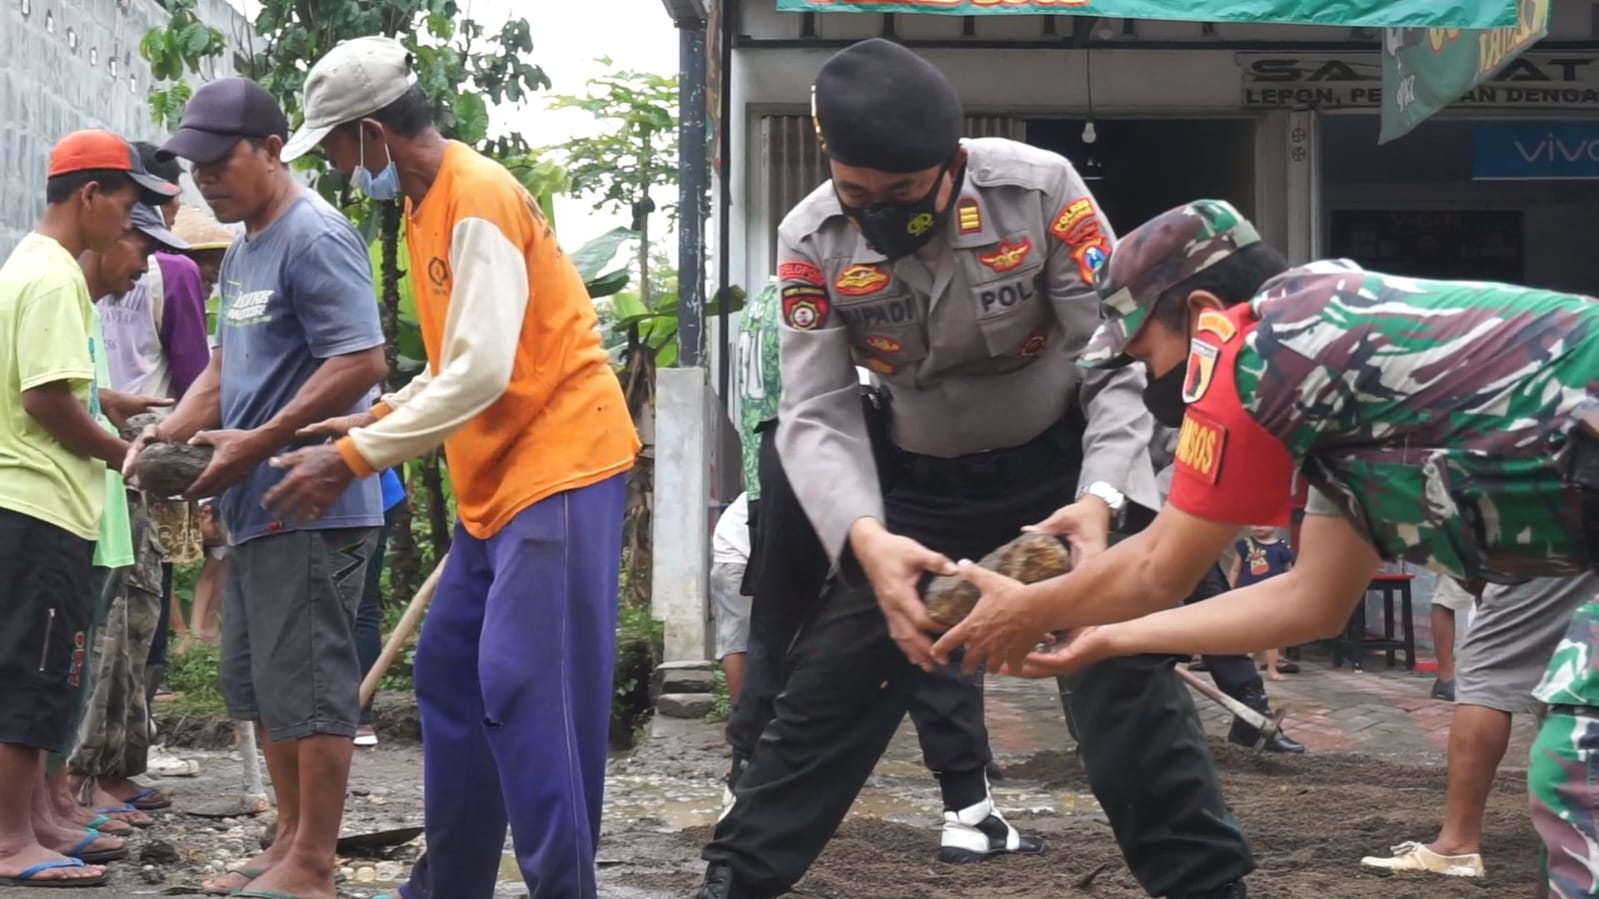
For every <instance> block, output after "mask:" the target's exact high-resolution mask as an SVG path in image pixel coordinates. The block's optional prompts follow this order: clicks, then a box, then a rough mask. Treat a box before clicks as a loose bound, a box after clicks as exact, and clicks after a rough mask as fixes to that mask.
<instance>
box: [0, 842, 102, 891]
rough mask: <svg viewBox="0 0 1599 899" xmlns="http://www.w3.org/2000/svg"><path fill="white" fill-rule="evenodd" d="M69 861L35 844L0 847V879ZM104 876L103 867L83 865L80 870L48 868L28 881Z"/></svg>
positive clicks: (37, 881)
mask: <svg viewBox="0 0 1599 899" xmlns="http://www.w3.org/2000/svg"><path fill="white" fill-rule="evenodd" d="M70 861H72V860H71V859H69V858H67V857H66V856H64V855H62V854H61V853H59V852H51V851H50V850H48V849H46V848H44V847H43V846H40V845H39V844H38V843H37V842H33V843H30V844H27V845H23V846H0V877H17V876H19V875H20V874H22V872H23V871H26V870H28V869H29V868H33V867H36V866H38V865H47V864H50V863H51V862H57V863H64V862H70ZM104 875H105V868H104V867H103V866H101V865H84V866H83V867H81V868H80V867H68V868H48V869H46V870H43V871H40V872H39V873H37V874H35V875H33V876H32V877H31V878H29V879H30V880H31V881H33V882H34V883H40V882H43V881H50V880H95V879H98V878H100V877H102V876H104Z"/></svg>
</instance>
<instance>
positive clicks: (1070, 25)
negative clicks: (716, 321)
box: [710, 0, 1599, 342]
mask: <svg viewBox="0 0 1599 899" xmlns="http://www.w3.org/2000/svg"><path fill="white" fill-rule="evenodd" d="M1596 20H1599V5H1596V4H1592V3H1558V4H1555V5H1554V9H1553V14H1552V19H1551V22H1550V27H1549V36H1548V38H1547V39H1545V40H1544V41H1543V42H1541V43H1540V44H1539V45H1538V46H1537V47H1535V48H1534V50H1533V51H1532V52H1531V53H1529V54H1527V56H1526V57H1524V58H1523V59H1520V60H1518V61H1516V62H1514V63H1513V64H1512V65H1511V66H1510V67H1509V68H1508V69H1507V70H1506V71H1505V72H1504V73H1502V74H1501V76H1500V78H1499V79H1498V80H1496V81H1495V82H1493V83H1491V84H1488V85H1484V86H1482V87H1480V88H1478V89H1477V90H1475V91H1473V92H1472V94H1471V95H1469V96H1468V97H1466V98H1464V99H1463V100H1462V101H1460V102H1459V103H1457V104H1455V105H1454V106H1453V107H1451V108H1450V109H1448V110H1446V111H1445V112H1444V113H1442V114H1440V115H1438V116H1437V117H1435V118H1434V119H1432V120H1429V121H1427V122H1426V123H1424V124H1422V125H1421V126H1420V127H1419V128H1417V129H1416V130H1415V131H1413V132H1412V133H1410V134H1408V135H1406V136H1404V137H1402V138H1400V139H1398V140H1396V141H1393V142H1391V143H1388V144H1384V145H1379V144H1378V142H1377V133H1378V120H1377V119H1378V117H1377V110H1378V101H1379V90H1378V87H1379V84H1380V75H1379V59H1380V56H1379V53H1380V49H1381V48H1380V44H1379V41H1380V33H1378V32H1375V31H1370V30H1362V29H1349V28H1332V27H1314V26H1311V27H1297V26H1269V25H1238V24H1216V25H1205V24H1200V23H1193V22H1157V21H1132V20H1119V19H1093V18H1087V17H1081V16H1042V15H1041V16H1030V15H1007V16H976V17H958V16H941V15H903V14H902V15H880V14H866V13H826V14H802V13H788V12H782V13H780V12H777V11H776V8H775V0H743V2H734V0H725V5H724V6H723V8H722V14H721V25H722V27H724V28H726V29H728V30H729V31H730V32H731V33H732V35H733V50H732V54H731V64H730V66H729V67H728V71H727V72H726V73H725V78H724V80H723V83H722V89H724V90H726V91H727V92H728V93H729V95H730V96H729V98H728V100H729V115H728V116H727V120H726V121H725V122H720V123H719V127H726V128H728V129H729V135H728V137H729V140H730V144H729V149H730V152H729V153H728V154H727V158H726V159H725V160H724V164H725V166H726V168H725V170H724V174H725V181H722V180H719V181H718V184H719V189H720V185H722V184H725V186H726V189H727V190H729V191H730V197H729V199H730V207H729V212H728V215H727V217H726V224H727V226H728V227H729V228H730V235H729V239H728V241H727V242H726V245H727V248H728V257H729V258H728V262H729V268H730V272H729V278H730V280H731V281H732V282H733V283H736V284H744V285H758V284H761V283H763V282H764V281H765V280H766V278H767V277H768V276H769V273H770V272H771V271H772V269H773V266H774V265H775V262H776V260H775V259H774V258H773V254H774V252H775V243H776V228H777V224H778V222H779V221H780V220H781V219H782V217H783V215H784V214H785V213H786V212H787V211H788V209H789V208H791V207H792V206H793V205H794V204H795V203H796V202H798V201H799V200H800V199H801V198H802V197H804V196H805V194H806V193H808V192H809V191H810V190H811V189H812V188H814V187H815V186H816V185H817V184H820V183H821V182H822V181H824V180H825V179H826V177H827V175H826V165H825V161H824V159H823V158H822V157H821V155H820V153H819V152H818V148H817V145H816V138H815V133H814V130H813V128H812V125H811V121H810V117H809V91H810V85H811V82H812V80H813V79H814V76H815V74H816V71H817V69H818V68H819V67H820V66H821V64H822V62H823V61H825V60H826V59H827V58H828V56H830V55H831V54H832V53H833V52H835V51H836V50H837V49H838V48H840V47H842V46H845V45H847V44H848V43H850V42H852V41H855V40H860V39H863V38H867V37H874V36H884V37H889V38H892V39H894V40H898V41H900V42H902V43H905V44H906V45H908V46H911V47H913V48H915V49H917V51H918V52H920V53H922V54H923V55H924V56H925V57H926V58H927V59H929V60H930V61H932V62H933V63H934V64H936V65H938V66H939V67H940V68H941V69H942V70H943V71H944V72H945V73H947V74H948V75H949V76H950V78H951V79H953V80H954V82H955V84H956V86H957V87H958V88H959V89H960V91H961V94H962V97H963V99H964V101H965V103H966V111H967V115H968V123H969V124H968V133H969V134H971V135H973V136H977V135H1002V136H1006V137H1013V138H1016V139H1019V140H1024V141H1027V142H1028V143H1031V144H1035V145H1038V146H1042V147H1046V148H1048V149H1051V150H1055V151H1058V152H1060V153H1062V154H1063V155H1065V156H1066V157H1068V158H1069V159H1071V160H1072V161H1073V162H1074V163H1075V164H1076V166H1077V167H1078V169H1079V171H1081V172H1082V173H1083V174H1084V175H1085V177H1087V178H1089V179H1090V186H1091V187H1092V188H1093V190H1094V191H1095V193H1096V194H1097V195H1098V197H1099V200H1100V203H1101V206H1102V207H1103V209H1104V210H1105V212H1106V214H1107V215H1108V216H1109V217H1110V219H1111V221H1112V223H1113V224H1114V225H1115V226H1116V227H1117V229H1118V230H1120V231H1126V230H1128V229H1130V228H1132V227H1133V226H1135V225H1136V224H1138V223H1139V222H1141V221H1143V220H1144V219H1146V218H1148V217H1150V216H1151V215H1153V214H1155V213H1157V212H1160V211H1161V210H1164V209H1166V208H1169V207H1171V206H1173V205H1176V204H1178V203H1181V202H1183V201H1185V200H1189V199H1192V198H1195V197H1200V196H1211V197H1222V198H1225V199H1228V200H1231V201H1232V202H1233V203H1235V204H1236V205H1237V206H1238V207H1239V208H1240V209H1242V210H1244V211H1245V212H1246V214H1249V215H1251V216H1252V217H1253V218H1254V219H1255V220H1256V222H1257V223H1258V224H1259V225H1260V227H1261V229H1262V231H1263V233H1264V234H1265V235H1266V237H1267V239H1268V240H1271V241H1273V242H1275V243H1276V244H1278V245H1279V246H1280V247H1282V248H1283V249H1284V250H1285V251H1286V252H1287V253H1288V254H1289V256H1290V258H1291V259H1293V260H1295V261H1302V260H1308V259H1311V258H1314V257H1320V256H1349V257H1351V258H1354V259H1356V260H1357V261H1360V262H1362V263H1364V264H1366V265H1369V266H1371V267H1373V268H1381V269H1385V270H1390V271H1395V272H1400V273H1405V274H1414V275H1418V276H1427V275H1444V276H1450V277H1465V278H1482V279H1495V280H1508V281H1516V282H1523V283H1530V284H1536V285H1540V286H1547V287H1554V288H1560V289H1565V290H1571V291H1577V292H1584V293H1594V294H1599V253H1595V252H1593V251H1592V249H1591V248H1590V247H1589V244H1590V242H1591V241H1592V235H1594V234H1596V233H1599V180H1595V179H1599V115H1596V113H1599V40H1596V38H1599V34H1596V30H1595V21H1596ZM907 102H915V100H914V98H907ZM1090 123H1092V125H1091V127H1090ZM713 208H714V207H713ZM721 224H722V223H721V222H716V221H713V223H712V239H711V241H710V243H711V245H712V246H713V248H714V247H715V246H716V245H717V243H718V241H716V240H715V235H716V234H717V229H719V228H720V227H721ZM710 271H713V272H714V271H716V266H715V265H713V266H712V267H711V269H710ZM712 333H713V334H714V333H715V331H714V330H713V332H712ZM713 342H714V341H713Z"/></svg>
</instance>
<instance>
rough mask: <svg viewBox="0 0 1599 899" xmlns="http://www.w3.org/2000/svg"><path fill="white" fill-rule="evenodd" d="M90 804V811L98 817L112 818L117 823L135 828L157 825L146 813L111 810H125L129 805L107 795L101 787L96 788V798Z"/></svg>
mask: <svg viewBox="0 0 1599 899" xmlns="http://www.w3.org/2000/svg"><path fill="white" fill-rule="evenodd" d="M90 802H91V803H92V805H91V806H90V811H93V812H94V813H95V814H97V815H105V816H106V817H107V818H111V819H112V820H115V821H123V822H126V823H128V824H131V825H133V826H134V827H148V826H150V825H151V824H154V823H155V819H154V818H152V817H150V816H149V815H146V814H145V813H144V812H141V811H139V810H138V809H133V810H132V811H111V809H120V808H123V807H124V806H126V805H127V803H126V802H123V801H122V800H121V799H118V798H117V797H115V796H113V795H111V794H110V793H107V792H106V791H105V790H103V789H101V788H100V787H99V786H96V787H95V789H94V798H93V799H92V800H90Z"/></svg>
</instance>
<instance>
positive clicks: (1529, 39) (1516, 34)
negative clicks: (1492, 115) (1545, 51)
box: [1377, 0, 1550, 144]
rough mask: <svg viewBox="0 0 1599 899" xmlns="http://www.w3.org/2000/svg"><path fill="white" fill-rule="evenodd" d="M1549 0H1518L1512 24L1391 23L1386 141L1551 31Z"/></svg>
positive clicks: (1385, 74)
mask: <svg viewBox="0 0 1599 899" xmlns="http://www.w3.org/2000/svg"><path fill="white" fill-rule="evenodd" d="M1549 2H1550V0H1518V3H1517V4H1516V6H1517V7H1518V9H1517V20H1516V23H1515V24H1514V25H1511V26H1510V27H1508V28H1493V29H1487V30H1460V29H1453V28H1390V29H1388V30H1387V31H1386V32H1385V33H1384V35H1383V54H1382V131H1381V133H1380V134H1379V135H1378V136H1377V142H1378V143H1380V144H1385V143H1387V142H1388V141H1391V140H1393V139H1395V138H1397V137H1400V136H1402V135H1405V134H1408V133H1409V132H1410V130H1411V129H1412V128H1415V127H1416V126H1417V125H1419V124H1421V123H1422V122H1423V121H1425V120H1426V118H1427V117H1428V116H1430V115H1432V114H1433V113H1435V112H1437V111H1438V110H1440V109H1443V108H1444V107H1445V106H1448V105H1449V104H1450V103H1453V102H1454V101H1455V100H1458V99H1459V98H1461V97H1463V96H1465V95H1466V94H1467V93H1468V92H1470V91H1471V89H1472V88H1474V87H1476V86H1477V85H1479V84H1482V83H1483V82H1484V81H1488V80H1490V79H1492V78H1493V77H1494V76H1495V75H1497V74H1499V72H1501V71H1502V70H1503V69H1504V68H1505V66H1507V65H1509V64H1510V63H1511V61H1513V60H1514V59H1515V58H1516V57H1518V56H1520V55H1521V54H1522V53H1524V52H1526V50H1527V48H1529V47H1531V46H1532V45H1533V44H1535V43H1537V42H1538V41H1540V40H1542V39H1543V37H1544V36H1545V35H1547V34H1548V33H1549Z"/></svg>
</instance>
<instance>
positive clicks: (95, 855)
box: [61, 827, 128, 865]
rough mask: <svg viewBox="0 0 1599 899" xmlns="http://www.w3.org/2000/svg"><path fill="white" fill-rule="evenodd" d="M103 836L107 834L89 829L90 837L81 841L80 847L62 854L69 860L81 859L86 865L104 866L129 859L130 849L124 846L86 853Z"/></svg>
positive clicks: (77, 846)
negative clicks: (107, 863)
mask: <svg viewBox="0 0 1599 899" xmlns="http://www.w3.org/2000/svg"><path fill="white" fill-rule="evenodd" d="M103 836H105V834H103V833H101V832H100V831H98V830H95V829H94V828H92V827H91V828H88V836H86V837H84V838H83V839H82V840H79V841H78V845H76V846H73V847H72V848H71V849H68V850H67V851H66V852H63V853H61V854H62V855H65V856H66V857H67V858H75V859H79V860H80V861H82V862H83V863H84V864H86V865H103V864H105V863H106V862H119V861H122V860H123V859H125V858H127V857H128V847H126V846H123V847H121V848H119V849H99V850H96V851H93V852H88V851H85V850H87V849H88V848H89V847H90V846H93V845H94V843H95V841H96V840H98V839H100V838H101V837H103Z"/></svg>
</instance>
